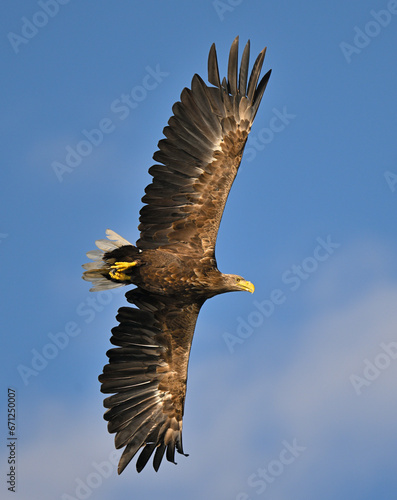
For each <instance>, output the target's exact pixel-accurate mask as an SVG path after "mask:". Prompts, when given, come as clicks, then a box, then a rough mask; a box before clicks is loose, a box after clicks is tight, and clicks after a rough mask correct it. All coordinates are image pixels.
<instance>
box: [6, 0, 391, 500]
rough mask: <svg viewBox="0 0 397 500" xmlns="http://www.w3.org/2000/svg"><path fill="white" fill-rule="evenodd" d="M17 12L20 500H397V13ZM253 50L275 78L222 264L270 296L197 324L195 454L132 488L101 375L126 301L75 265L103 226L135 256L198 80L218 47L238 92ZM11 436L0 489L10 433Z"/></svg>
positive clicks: (230, 302)
mask: <svg viewBox="0 0 397 500" xmlns="http://www.w3.org/2000/svg"><path fill="white" fill-rule="evenodd" d="M2 10H3V15H2V16H0V17H1V20H0V26H1V29H0V46H1V57H2V68H3V71H2V82H3V87H2V89H3V90H2V93H1V97H0V99H1V106H2V110H3V111H2V115H1V119H0V124H1V142H2V151H3V168H2V170H1V174H0V175H1V183H0V186H1V188H0V189H1V197H0V203H1V206H2V212H1V213H2V218H1V225H0V252H1V255H2V266H1V269H2V285H1V286H2V301H1V317H2V328H3V335H2V344H3V345H2V350H1V366H2V368H3V374H2V391H1V394H2V398H1V402H0V404H1V406H2V408H3V412H2V414H3V415H4V414H5V413H4V412H5V411H6V405H7V388H9V387H10V388H13V389H15V391H16V395H17V396H16V397H17V438H18V440H17V450H16V451H17V493H16V495H14V498H18V499H23V500H24V499H36V498H37V499H39V498H40V499H41V500H43V499H44V500H47V499H51V500H52V499H56V498H58V499H63V500H65V499H69V500H70V498H92V499H98V500H105V499H108V498H120V499H124V498H128V499H130V498H140V499H151V498H160V497H161V498H164V499H177V500H179V499H185V498H191V499H193V500H194V499H197V500H198V499H202V498H208V499H233V500H234V499H238V500H248V499H250V500H254V499H259V498H271V499H272V500H282V499H285V498H294V499H295V500H300V499H302V500H303V499H305V500H312V499H313V500H315V499H318V498H322V499H323V500H328V499H334V498H349V499H351V500H355V499H360V500H372V499H374V498H376V499H385V500H386V499H390V498H392V497H394V495H395V491H396V487H397V480H396V474H395V463H396V461H397V451H396V450H397V437H396V431H395V422H396V418H397V404H396V398H395V397H394V395H395V393H396V385H397V384H396V376H397V359H396V358H397V352H396V350H395V349H396V348H397V333H396V331H397V330H396V324H397V308H396V303H397V263H396V251H397V236H396V230H395V228H396V227H397V220H396V219H397V216H396V207H397V149H396V139H395V138H396V132H397V123H396V118H395V114H396V105H397V96H396V91H395V89H396V88H397V71H396V65H395V54H394V52H395V51H394V47H396V44H397V34H396V33H397V30H396V26H397V4H396V2H394V1H392V0H391V1H389V2H387V1H386V0H385V1H382V2H375V1H374V0H372V1H361V2H342V1H339V0H338V1H336V2H332V4H325V3H321V2H314V1H308V2H305V3H304V5H302V3H301V4H299V3H297V2H292V1H291V0H284V1H283V0H280V1H278V2H272V3H269V2H266V3H264V2H261V1H255V0H252V1H249V0H241V1H238V0H237V1H235V0H234V1H232V0H225V1H217V2H215V1H204V2H181V1H179V2H176V1H174V2H173V1H171V2H159V1H147V2H127V1H119V2H114V3H111V2H102V1H99V2H94V1H92V0H91V1H85V2H76V1H73V0H72V1H69V2H67V1H65V0H63V1H62V2H61V0H58V3H55V0H51V1H50V0H44V1H42V2H36V1H34V2H28V1H20V2H18V3H15V4H14V3H13V4H12V5H11V3H8V4H6V5H4V6H3V8H2ZM46 10H47V12H48V13H47V14H46V13H45V12H46ZM236 35H239V36H240V53H241V47H242V45H243V44H245V42H246V40H247V39H248V38H249V39H250V40H251V61H252V60H253V59H254V57H256V54H257V53H258V52H259V51H260V50H261V49H262V48H263V47H264V46H267V47H268V52H267V56H266V60H265V66H264V68H265V70H267V69H269V68H272V69H273V73H272V76H271V79H270V82H269V85H268V87H267V89H266V92H265V95H264V98H263V101H262V104H261V106H260V109H259V112H258V114H257V117H256V121H255V123H254V126H253V128H252V132H251V136H250V139H249V142H248V144H247V148H246V153H245V157H244V158H243V162H242V166H241V169H240V172H239V175H238V177H237V179H236V182H235V184H234V186H233V188H232V192H231V195H230V197H229V200H228V203H227V206H226V210H225V214H224V217H223V220H222V224H221V228H220V233H219V238H218V242H217V259H218V264H219V268H220V269H221V270H222V271H224V272H230V273H237V274H241V275H243V276H244V277H245V278H247V279H249V280H250V281H252V282H254V284H255V286H256V291H255V294H254V295H252V296H251V295H250V294H244V293H236V294H226V295H224V296H219V297H216V298H214V299H212V300H211V301H209V302H207V303H206V305H205V306H204V308H203V310H202V312H201V314H200V317H199V321H198V324H197V329H196V335H195V338H194V342H193V349H192V355H191V361H190V367H189V381H188V392H187V400H186V408H185V418H184V434H183V438H184V448H185V451H186V452H187V453H189V454H190V456H189V457H188V458H184V457H182V456H178V457H177V462H178V466H173V465H172V464H169V463H167V462H165V463H163V464H162V466H161V468H160V471H159V473H157V474H156V473H155V472H154V471H153V469H152V468H151V467H147V468H146V469H145V470H144V471H143V472H142V473H141V474H140V475H137V474H136V472H135V469H134V464H131V465H130V466H129V467H128V468H127V469H126V470H125V472H124V473H123V474H122V475H121V476H117V474H116V472H115V467H114V465H113V462H114V460H115V458H114V457H115V456H118V454H119V452H117V453H116V454H115V453H114V448H113V437H112V436H110V435H109V434H108V433H107V430H106V424H105V422H104V421H103V419H102V414H103V407H102V399H103V398H102V395H101V393H100V391H99V383H98V381H97V376H98V374H99V373H100V372H101V371H102V367H103V365H104V364H105V363H106V361H107V358H106V356H105V352H106V350H107V349H108V348H109V346H110V343H109V337H110V329H111V328H112V327H113V326H114V325H115V324H116V321H115V313H116V311H117V309H118V307H120V306H121V305H123V304H125V300H124V296H123V292H124V290H123V289H121V290H120V289H118V291H117V290H116V292H114V293H102V294H90V293H89V292H88V288H89V287H88V284H87V283H86V282H84V281H83V280H81V277H80V276H81V267H80V266H81V264H82V263H84V262H86V261H87V258H86V257H85V252H86V251H88V250H91V249H93V248H94V241H95V240H96V239H98V238H102V237H104V235H105V230H106V228H108V227H110V228H111V229H113V230H115V231H116V232H118V233H120V234H121V235H123V236H124V237H125V238H126V239H128V240H130V241H135V240H136V239H137V238H138V231H137V224H138V212H139V209H140V207H141V201H140V199H141V197H142V195H143V192H144V188H145V186H146V185H147V184H148V183H149V181H150V176H149V174H148V172H147V170H148V168H149V167H150V166H151V165H152V163H154V162H153V160H152V154H153V153H154V151H155V150H156V146H157V142H158V141H159V140H160V139H161V138H162V129H163V127H164V126H165V125H166V123H167V121H168V119H169V117H170V114H171V107H172V104H173V103H174V102H175V101H176V100H178V99H179V96H180V92H181V91H182V89H183V87H185V86H189V85H190V82H191V78H192V76H193V74H194V73H199V74H200V75H201V76H202V77H203V78H204V79H206V77H207V57H208V51H209V48H210V46H211V44H212V43H213V42H215V43H216V45H217V51H218V57H219V66H220V71H221V73H223V74H225V71H226V67H227V56H228V51H229V48H230V45H231V43H232V41H233V39H234V37H235V36H236ZM126 94H127V95H128V94H129V95H130V96H132V101H131V102H132V104H131V108H130V110H129V112H127V111H126V110H125V109H124V111H122V109H121V107H120V106H121V99H122V96H123V95H126ZM280 115H282V116H283V121H282V120H281V121H280V119H279V121H278V122H277V124H278V125H279V127H278V128H277V131H276V130H274V129H273V130H272V128H271V127H272V124H274V123H276V122H275V120H273V118H274V117H275V116H280ZM281 123H282V124H283V125H284V127H281V125H280V124H281ZM98 128H99V129H101V130H102V132H101V133H98V132H95V131H93V130H94V129H98ZM87 136H89V137H90V138H91V139H90V140H91V143H95V144H94V145H92V144H91V145H90V144H89V143H87V142H85V143H82V141H87ZM87 144H88V145H87ZM79 145H80V146H79ZM76 148H80V151H82V156H81V158H80V160H79V159H76V158H75V159H74V162H75V164H73V158H71V156H69V157H68V158H67V155H68V154H70V151H71V150H74V151H75V150H76ZM84 148H85V149H84ZM84 155H85V156H84ZM67 160H68V161H69V164H68V163H67ZM60 164H63V165H66V168H64V169H62V168H61V170H60V169H59V165H60ZM54 165H58V167H55V168H54ZM56 343H58V347H57V346H56ZM2 429H3V431H2V436H3V439H2V442H3V445H2V449H1V450H0V453H1V471H2V478H3V479H4V478H5V477H6V473H7V472H8V470H9V469H8V465H7V458H8V449H7V447H6V438H7V437H8V435H7V429H6V427H5V423H4V418H3V425H2ZM2 489H3V490H4V493H3V492H2V495H3V494H4V495H5V494H6V485H5V484H4V481H3V484H2ZM10 495H11V494H10Z"/></svg>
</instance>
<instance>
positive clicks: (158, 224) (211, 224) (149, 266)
mask: <svg viewBox="0 0 397 500" xmlns="http://www.w3.org/2000/svg"><path fill="white" fill-rule="evenodd" d="M265 51H266V49H263V50H262V51H261V52H260V54H259V55H258V57H257V58H256V60H255V63H254V65H253V68H252V71H251V74H250V75H249V72H248V66H249V52H250V43H249V41H248V43H247V44H246V46H245V48H244V51H243V54H242V57H241V63H240V70H239V68H238V37H237V38H236V39H235V40H234V41H233V44H232V46H231V49H230V55H229V61H228V69H227V78H223V79H222V80H221V79H220V76H219V70H218V61H217V55H216V50H215V44H213V45H212V46H211V49H210V52H209V58H208V81H209V84H210V85H207V84H206V83H205V82H204V81H203V80H202V78H200V76H199V75H197V74H195V75H194V76H193V79H192V84H191V88H190V89H189V88H185V89H183V91H182V94H181V100H180V101H179V102H176V103H175V104H174V105H173V107H172V112H173V116H172V117H171V118H170V119H169V121H168V126H166V127H165V128H164V131H163V133H164V135H165V139H162V140H161V141H160V142H159V143H158V148H159V149H158V151H156V153H155V154H154V155H153V158H154V160H155V161H156V164H155V165H153V166H152V167H151V168H150V169H149V173H150V174H151V175H152V176H153V180H152V182H151V183H150V184H149V185H148V186H147V187H146V189H145V193H146V194H145V196H144V197H143V198H142V202H143V203H144V206H143V208H142V209H141V211H140V219H139V220H140V225H139V228H138V229H139V231H140V238H139V240H138V241H137V242H136V244H135V245H133V244H132V243H129V242H128V241H127V240H125V239H124V238H122V237H121V236H119V235H118V234H116V233H115V232H113V231H110V230H107V231H106V234H107V238H108V239H103V240H98V241H96V245H97V247H98V248H99V250H94V251H91V252H88V253H87V256H88V257H89V258H90V259H91V260H93V262H90V263H88V264H84V265H83V267H84V268H85V270H86V271H85V272H84V274H83V278H84V279H85V280H87V281H91V282H92V284H93V288H91V290H92V291H96V290H104V289H108V288H113V287H117V286H123V285H135V288H134V289H132V290H130V291H128V292H127V293H126V295H125V296H126V298H127V301H128V302H129V303H131V304H134V305H135V307H121V308H120V309H119V311H118V314H117V317H116V319H117V321H118V322H119V325H118V326H116V327H115V328H113V329H112V337H111V339H110V341H111V343H112V344H113V345H114V346H116V347H115V348H112V349H110V350H109V351H108V352H107V356H108V358H109V363H108V364H107V365H106V366H105V367H104V369H103V373H102V374H101V375H100V376H99V381H100V382H101V384H102V385H101V391H102V392H103V393H104V394H111V395H110V396H108V397H106V399H105V400H104V406H105V408H107V411H106V412H105V414H104V418H105V420H107V421H108V430H109V432H110V433H115V434H116V436H115V446H116V448H123V447H125V449H124V451H123V453H122V456H121V458H120V462H119V466H118V472H119V474H120V473H121V472H122V471H123V470H124V469H125V467H126V466H127V465H128V463H129V462H130V461H131V459H132V458H133V457H134V455H135V454H136V453H137V452H138V451H139V450H141V452H140V455H139V457H138V459H137V462H136V469H137V471H138V472H140V471H141V470H142V469H143V468H144V467H145V465H146V463H147V462H148V460H149V459H150V457H151V456H152V454H153V453H154V458H153V467H154V469H155V470H156V471H157V470H158V468H159V466H160V463H161V460H162V458H163V456H164V454H166V458H167V460H168V461H170V462H174V463H175V458H174V457H175V450H177V451H178V452H179V453H180V454H184V452H183V447H182V418H183V410H184V403H185V395H186V381H187V370H188V362H189V354H190V347H191V345H192V339H193V333H194V329H195V325H196V321H197V316H198V314H199V312H200V308H201V306H202V305H203V304H204V302H205V301H206V300H207V299H209V298H211V297H213V296H215V295H217V294H220V293H225V292H233V291H239V290H245V291H248V292H253V291H254V286H253V284H252V283H250V282H249V281H246V280H245V279H243V278H242V277H240V276H237V275H234V274H222V273H221V272H220V271H219V270H218V267H217V262H216V259H215V243H216V238H217V233H218V228H219V224H220V221H221V217H222V213H223V210H224V207H225V203H226V200H227V197H228V195H229V191H230V188H231V186H232V184H233V181H234V178H235V177H236V174H237V171H238V168H239V165H240V162H241V158H242V155H243V150H244V146H245V143H246V141H247V137H248V134H249V132H250V129H251V126H252V123H253V121H254V118H255V115H256V113H257V111H258V107H259V104H260V102H261V99H262V96H263V93H264V91H265V88H266V85H267V82H268V80H269V77H270V71H268V72H267V73H266V74H265V75H264V76H263V78H262V79H261V80H260V82H259V83H258V81H259V76H260V73H261V69H262V64H263V60H264V57H265Z"/></svg>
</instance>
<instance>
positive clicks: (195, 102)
mask: <svg viewBox="0 0 397 500" xmlns="http://www.w3.org/2000/svg"><path fill="white" fill-rule="evenodd" d="M249 47H250V45H249V41H248V43H247V44H246V46H245V49H244V52H243V55H242V59H241V66H240V72H239V75H238V37H237V38H236V39H235V40H234V42H233V44H232V46H231V49H230V55H229V64H228V78H227V81H226V79H225V78H224V79H223V80H222V82H221V80H220V77H219V71H218V62H217V56H216V50H215V45H214V44H213V45H212V47H211V50H210V53H209V58H208V80H209V82H210V83H211V84H212V85H215V87H209V86H207V85H206V84H205V83H204V82H203V80H202V79H201V78H200V77H199V76H198V75H194V77H193V80H192V88H191V90H190V89H187V88H185V89H184V90H183V91H182V94H181V101H180V102H177V103H175V104H174V106H173V108H172V111H173V113H174V116H172V117H171V118H170V120H169V122H168V126H167V127H165V128H164V135H165V136H166V139H163V140H161V141H160V142H159V144H158V146H159V150H158V151H157V152H156V153H155V154H154V155H153V158H154V160H155V161H157V162H159V164H157V165H154V166H152V167H151V168H150V169H149V173H150V174H151V175H152V176H153V181H152V183H151V184H149V186H147V188H146V190H145V191H146V195H145V196H144V197H143V198H142V201H143V202H144V203H146V205H145V206H144V207H143V208H142V209H141V212H140V226H139V230H140V231H141V235H140V239H139V240H138V242H137V246H138V248H141V249H147V248H159V247H160V248H164V249H169V250H170V251H172V252H173V253H180V254H188V255H192V256H193V255H196V256H203V255H206V256H209V257H213V256H214V251H215V243H216V237H217V233H218V229H219V224H220V221H221V217H222V214H223V210H224V207H225V203H226V200H227V197H228V194H229V191H230V188H231V186H232V184H233V181H234V178H235V177H236V174H237V170H238V167H239V165H240V162H241V157H242V154H243V149H244V146H245V143H246V141H247V137H248V134H249V132H250V129H251V125H252V123H253V121H254V118H255V115H256V112H257V110H258V107H259V104H260V102H261V99H262V96H263V92H264V91H265V88H266V85H267V82H268V80H269V77H270V71H269V72H268V73H266V75H265V76H264V77H263V78H262V80H261V81H260V83H259V85H258V80H259V75H260V72H261V68H262V64H263V60H264V57H265V51H266V49H263V50H262V52H261V53H260V54H259V55H258V57H257V59H256V61H255V64H254V66H253V69H252V72H251V76H250V78H249V80H248V63H249Z"/></svg>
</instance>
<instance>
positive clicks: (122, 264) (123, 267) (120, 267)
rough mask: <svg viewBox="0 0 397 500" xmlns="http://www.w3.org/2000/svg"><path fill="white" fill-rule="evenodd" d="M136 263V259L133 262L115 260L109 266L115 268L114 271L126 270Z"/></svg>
mask: <svg viewBox="0 0 397 500" xmlns="http://www.w3.org/2000/svg"><path fill="white" fill-rule="evenodd" d="M136 265H137V262H136V260H134V261H133V262H116V263H115V264H113V266H110V267H111V269H116V271H126V270H127V269H129V268H130V267H134V266H136Z"/></svg>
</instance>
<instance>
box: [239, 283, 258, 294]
mask: <svg viewBox="0 0 397 500" xmlns="http://www.w3.org/2000/svg"><path fill="white" fill-rule="evenodd" d="M239 286H240V287H241V290H245V291H247V292H250V293H254V291H255V287H254V285H253V284H252V283H251V282H250V281H246V280H241V281H240V283H239Z"/></svg>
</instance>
